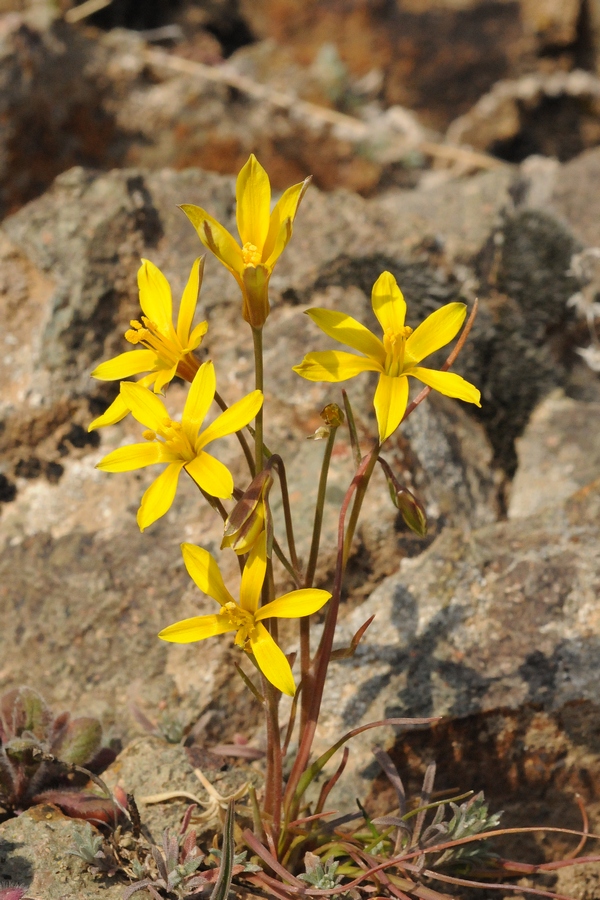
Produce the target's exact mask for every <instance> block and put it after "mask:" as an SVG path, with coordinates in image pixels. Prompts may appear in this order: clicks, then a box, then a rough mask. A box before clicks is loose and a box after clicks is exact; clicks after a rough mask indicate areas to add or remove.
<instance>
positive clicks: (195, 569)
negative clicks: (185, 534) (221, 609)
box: [181, 544, 235, 606]
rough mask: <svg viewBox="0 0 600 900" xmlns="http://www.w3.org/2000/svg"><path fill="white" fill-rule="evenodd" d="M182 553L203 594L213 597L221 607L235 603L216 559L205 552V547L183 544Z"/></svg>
mask: <svg viewBox="0 0 600 900" xmlns="http://www.w3.org/2000/svg"><path fill="white" fill-rule="evenodd" d="M181 553H182V555H183V561H184V563H185V567H186V569H187V570H188V573H189V575H190V578H192V580H193V581H194V583H195V584H196V585H197V587H199V588H200V590H201V591H202V593H203V594H207V595H208V596H209V597H212V598H213V600H216V601H217V603H220V604H221V606H225V604H226V603H235V600H234V599H233V597H232V596H231V594H230V593H229V591H228V590H227V588H226V587H225V583H224V581H223V576H222V575H221V570H220V569H219V567H218V565H217V561H216V559H215V558H214V556H212V555H211V554H210V553H209V552H208V550H205V549H204V547H197V546H196V544H182V545H181Z"/></svg>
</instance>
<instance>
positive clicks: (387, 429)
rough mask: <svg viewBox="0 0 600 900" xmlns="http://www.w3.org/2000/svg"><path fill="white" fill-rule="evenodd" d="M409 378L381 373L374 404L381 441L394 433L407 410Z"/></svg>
mask: <svg viewBox="0 0 600 900" xmlns="http://www.w3.org/2000/svg"><path fill="white" fill-rule="evenodd" d="M407 403H408V378H407V377H406V375H399V376H392V375H380V376H379V384H378V385H377V390H376V391H375V398H374V400H373V405H374V407H375V415H376V417H377V425H378V426H379V443H380V444H383V442H384V441H385V440H387V438H389V436H390V435H391V434H393V433H394V431H395V430H396V428H397V427H398V425H399V424H400V422H401V421H402V417H403V415H404V413H405V412H406V404H407Z"/></svg>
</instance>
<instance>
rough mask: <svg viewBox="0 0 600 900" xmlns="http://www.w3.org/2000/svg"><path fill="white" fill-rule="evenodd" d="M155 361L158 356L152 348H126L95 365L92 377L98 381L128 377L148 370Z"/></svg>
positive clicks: (153, 365)
mask: <svg viewBox="0 0 600 900" xmlns="http://www.w3.org/2000/svg"><path fill="white" fill-rule="evenodd" d="M157 362H158V356H157V355H156V353H155V352H154V350H127V351H125V353H120V354H119V355H118V356H114V357H113V358H112V359H107V360H106V362H103V363H100V365H99V366H96V368H95V369H94V371H93V372H92V378H98V379H99V380H100V381H116V380H117V379H120V378H130V377H131V376H132V375H139V374H140V372H149V371H150V370H151V369H153V368H154V367H155V366H156V364H157Z"/></svg>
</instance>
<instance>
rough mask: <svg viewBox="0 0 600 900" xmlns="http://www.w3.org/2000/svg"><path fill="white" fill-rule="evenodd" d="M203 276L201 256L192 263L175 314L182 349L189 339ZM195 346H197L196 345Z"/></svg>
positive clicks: (202, 258)
mask: <svg viewBox="0 0 600 900" xmlns="http://www.w3.org/2000/svg"><path fill="white" fill-rule="evenodd" d="M203 275H204V257H203V256H201V257H199V258H198V259H196V260H195V261H194V264H193V266H192V269H191V272H190V277H189V278H188V280H187V284H186V286H185V288H184V291H183V295H182V297H181V303H180V304H179V312H178V314H177V337H178V338H179V340H180V342H181V346H182V347H187V346H188V341H189V337H190V329H191V327H192V322H193V321H194V313H195V312H196V304H197V303H198V298H199V296H200V288H201V287H202V276H203ZM196 346H197V345H196Z"/></svg>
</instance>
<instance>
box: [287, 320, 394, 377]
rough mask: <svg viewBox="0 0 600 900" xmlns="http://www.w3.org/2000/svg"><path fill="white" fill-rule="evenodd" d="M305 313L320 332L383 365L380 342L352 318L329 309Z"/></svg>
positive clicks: (382, 351) (383, 353)
mask: <svg viewBox="0 0 600 900" xmlns="http://www.w3.org/2000/svg"><path fill="white" fill-rule="evenodd" d="M305 312H306V315H307V316H309V317H310V318H311V319H312V320H313V322H314V323H315V325H318V326H319V328H320V329H321V331H324V332H325V334H328V335H329V337H331V338H333V339H334V341H339V342H340V344H347V345H348V347H352V349H353V350H358V352H359V353H364V354H365V356H370V357H371V358H372V359H375V360H377V362H378V363H380V364H381V365H383V364H384V363H385V350H384V347H383V344H382V342H381V341H380V340H379V338H378V337H375V335H374V334H373V333H372V332H371V331H369V329H368V328H365V326H364V325H361V323H360V322H357V320H356V319H353V318H352V316H347V315H346V313H343V312H335V311H334V310H331V309H307V310H305Z"/></svg>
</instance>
